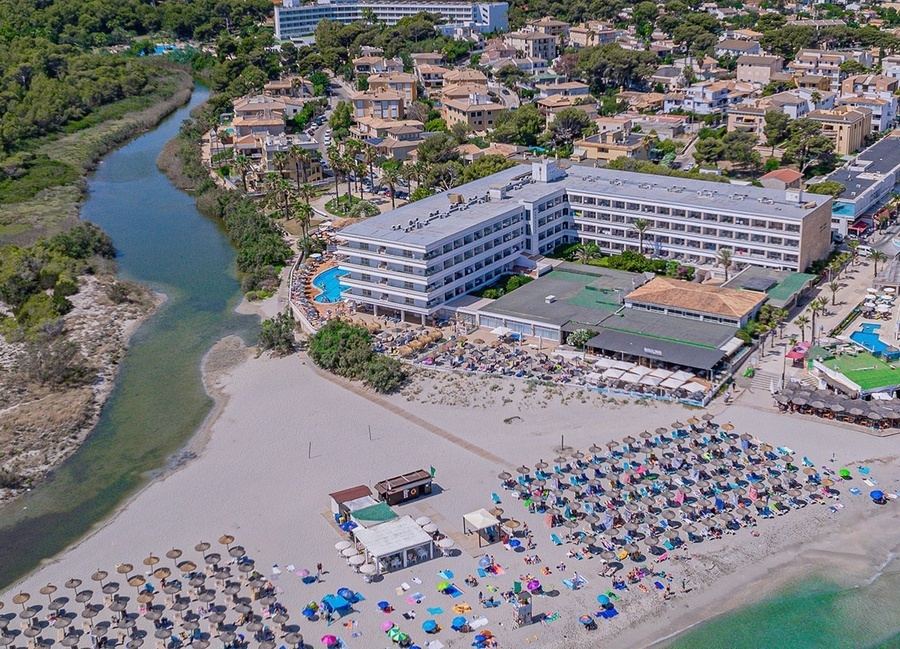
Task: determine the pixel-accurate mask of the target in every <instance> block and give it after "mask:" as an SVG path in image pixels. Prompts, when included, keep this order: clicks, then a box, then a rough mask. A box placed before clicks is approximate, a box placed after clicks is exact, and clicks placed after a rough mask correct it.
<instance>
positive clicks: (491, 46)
mask: <svg viewBox="0 0 900 649" xmlns="http://www.w3.org/2000/svg"><path fill="white" fill-rule="evenodd" d="M516 53H517V52H516V48H515V47H512V46H511V45H507V44H506V43H504V42H503V41H502V40H501V39H499V38H492V39H490V40H489V41H488V42H487V45H486V46H485V48H484V53H483V54H482V55H481V58H480V59H479V60H478V62H479V63H481V65H490V64H491V63H493V62H494V61H499V60H500V59H511V58H515V56H516Z"/></svg>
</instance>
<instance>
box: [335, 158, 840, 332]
mask: <svg viewBox="0 0 900 649" xmlns="http://www.w3.org/2000/svg"><path fill="white" fill-rule="evenodd" d="M800 198H801V197H800V195H799V192H793V191H791V192H779V191H774V190H769V189H763V188H758V187H743V186H742V187H732V186H728V185H722V184H719V183H710V182H706V181H701V180H688V179H682V178H668V177H665V176H647V175H643V174H637V173H629V172H622V171H612V170H607V169H596V168H590V167H578V166H576V167H572V168H570V169H568V170H563V169H560V168H559V167H557V166H556V163H555V161H551V160H540V161H536V162H534V163H533V164H532V165H531V168H530V169H529V168H528V167H524V166H516V167H513V168H511V169H506V170H504V171H501V172H498V173H496V174H493V175H491V176H488V177H486V178H482V179H480V180H477V181H475V182H472V183H468V184H466V185H462V186H461V187H457V188H456V189H454V190H453V192H445V193H440V194H436V195H434V196H431V197H428V198H425V199H423V200H420V201H417V202H415V203H410V204H408V205H405V206H403V207H400V208H398V209H396V210H392V211H391V212H387V213H385V214H382V215H380V216H376V217H374V218H371V219H367V220H365V221H363V222H360V223H356V224H353V225H351V226H349V227H347V228H345V229H343V230H341V232H340V237H341V240H340V242H339V245H338V254H339V256H340V258H341V260H342V261H341V262H340V266H341V269H342V270H343V271H345V272H347V273H348V274H347V275H346V276H345V277H344V278H343V279H342V283H343V284H345V285H346V286H347V287H348V288H347V289H346V290H345V291H344V299H347V300H350V301H352V302H354V303H355V304H357V305H366V306H368V307H371V308H373V309H374V310H375V311H376V313H379V314H399V315H400V316H401V317H404V318H406V317H411V316H415V317H418V318H420V319H421V321H422V322H425V321H426V320H427V319H428V318H431V317H433V316H434V315H435V314H437V313H438V312H439V311H440V310H441V309H442V308H443V307H444V305H445V304H446V303H447V302H450V301H452V300H454V299H455V298H457V297H459V296H461V295H464V294H466V293H470V292H472V291H474V290H476V289H477V288H479V287H481V286H484V285H486V284H488V283H490V282H491V281H492V280H494V279H495V278H497V277H499V276H500V275H502V274H504V273H507V272H510V271H511V270H512V268H513V267H514V266H515V265H518V264H520V263H524V264H528V263H529V262H528V261H527V260H522V261H521V262H520V259H521V258H522V257H523V256H527V255H536V254H543V253H546V252H548V251H549V250H552V249H553V248H555V247H556V246H557V245H559V244H561V243H567V242H575V241H583V242H587V241H590V242H595V243H597V245H599V246H600V247H601V249H603V250H604V251H606V252H610V253H613V252H620V251H622V250H626V249H630V250H636V249H637V248H638V236H637V231H636V230H635V228H634V222H635V221H636V220H637V219H645V220H647V221H649V222H650V224H651V227H650V230H649V231H647V232H646V233H645V237H644V239H645V247H646V248H647V249H649V251H653V252H655V253H656V254H659V255H662V256H663V257H664V258H668V259H679V260H682V261H684V262H685V263H707V264H712V263H714V262H715V258H716V256H717V254H718V251H719V250H721V249H728V250H731V251H732V252H733V253H734V259H735V264H736V266H738V267H742V266H745V265H753V266H762V267H769V268H776V269H785V270H802V269H804V268H805V267H806V266H808V265H809V264H810V263H811V262H813V261H815V260H816V259H820V258H822V257H825V256H826V255H827V254H828V251H829V249H830V247H831V234H830V227H829V224H830V219H831V202H832V199H831V197H829V196H820V195H808V196H806V197H804V199H803V200H802V201H801V200H800Z"/></svg>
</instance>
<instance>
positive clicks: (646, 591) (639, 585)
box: [638, 584, 650, 593]
mask: <svg viewBox="0 0 900 649" xmlns="http://www.w3.org/2000/svg"><path fill="white" fill-rule="evenodd" d="M638 588H640V589H641V590H642V591H644V592H645V593H649V592H650V589H649V588H647V587H646V586H644V584H638Z"/></svg>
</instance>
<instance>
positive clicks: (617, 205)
mask: <svg viewBox="0 0 900 649" xmlns="http://www.w3.org/2000/svg"><path fill="white" fill-rule="evenodd" d="M613 208H615V209H617V210H624V209H625V203H624V202H622V201H613Z"/></svg>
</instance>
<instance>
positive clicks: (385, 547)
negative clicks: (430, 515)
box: [355, 516, 432, 558]
mask: <svg viewBox="0 0 900 649" xmlns="http://www.w3.org/2000/svg"><path fill="white" fill-rule="evenodd" d="M355 533H356V539H357V540H358V541H359V542H360V543H361V544H362V545H363V546H364V547H365V548H366V551H367V552H368V553H369V554H370V555H372V556H374V557H377V558H380V557H385V556H388V555H391V554H396V553H398V552H402V551H403V550H408V549H411V548H417V547H420V546H423V545H430V544H431V541H432V539H431V535H430V534H428V532H425V531H424V530H423V529H422V528H421V527H419V526H418V525H416V522H415V521H414V520H413V519H412V518H411V517H409V516H404V517H402V518H398V519H396V520H392V521H388V522H387V523H382V524H381V525H376V526H375V527H372V528H369V529H363V528H360V529H358V530H356V531H355Z"/></svg>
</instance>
